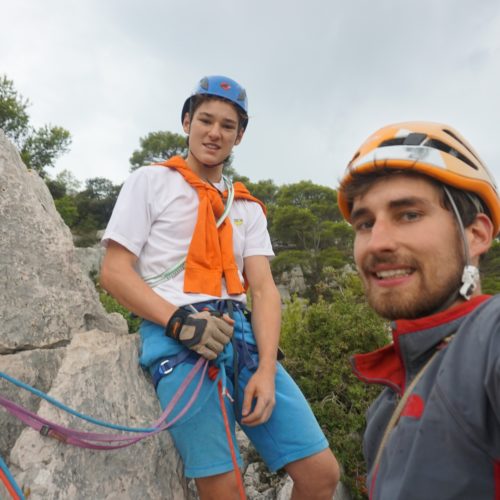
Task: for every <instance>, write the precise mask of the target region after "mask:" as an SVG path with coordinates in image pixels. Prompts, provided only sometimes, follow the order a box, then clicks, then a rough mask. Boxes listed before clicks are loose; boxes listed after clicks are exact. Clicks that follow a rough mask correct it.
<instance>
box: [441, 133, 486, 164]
mask: <svg viewBox="0 0 500 500" xmlns="http://www.w3.org/2000/svg"><path fill="white" fill-rule="evenodd" d="M443 132H445V133H446V134H448V135H449V136H450V137H453V139H455V140H456V141H457V142H459V143H460V144H461V145H462V146H463V147H464V148H465V149H466V150H467V151H468V152H469V153H470V154H471V155H472V156H473V157H474V158H475V159H476V160H477V161H478V162H481V160H480V159H479V158H478V157H477V156H476V154H475V153H474V151H472V150H471V149H470V148H469V146H467V144H464V142H463V141H462V140H461V139H460V137H457V136H456V135H455V134H454V133H453V132H452V131H451V130H448V129H445V128H444V129H443Z"/></svg>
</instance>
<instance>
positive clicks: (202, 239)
mask: <svg viewBox="0 0 500 500" xmlns="http://www.w3.org/2000/svg"><path fill="white" fill-rule="evenodd" d="M158 165H160V166H163V167H168V168H172V169H174V170H177V172H179V173H180V174H181V175H182V176H183V177H184V179H185V181H186V182H187V183H188V184H190V185H191V186H192V187H193V189H196V192H197V193H198V197H199V200H200V204H199V207H198V219H197V221H196V226H195V228H194V233H193V237H192V239H191V243H190V245H189V250H188V254H187V257H186V265H185V271H184V292H186V293H204V294H207V295H213V296H215V297H220V296H221V295H222V278H223V277H224V279H225V280H226V288H227V292H228V293H229V294H230V295H238V294H240V293H243V292H244V291H245V288H244V287H243V285H242V284H241V280H240V278H239V275H238V266H237V265H236V261H235V259H234V252H233V227H232V225H231V221H230V220H229V217H226V218H225V219H224V222H223V223H222V224H221V225H220V226H219V227H218V228H217V225H216V223H217V220H218V219H219V218H220V216H221V215H222V213H223V212H224V208H225V207H224V203H223V200H224V201H225V200H227V196H228V192H227V190H226V191H224V193H222V196H221V193H220V191H218V190H217V189H216V188H215V187H214V186H212V185H211V184H209V183H208V182H205V181H203V180H202V179H201V178H200V177H198V176H197V175H196V174H195V173H194V172H193V171H192V170H191V169H190V168H189V167H188V165H187V163H186V161H185V160H184V159H183V158H181V157H180V156H174V157H172V158H170V159H169V160H167V161H166V162H163V163H158ZM233 187H234V199H235V200H248V201H253V202H255V203H258V204H259V205H260V206H261V207H262V210H263V211H264V214H266V207H265V205H264V204H263V203H262V202H261V201H260V200H258V199H257V198H255V197H254V196H252V195H251V194H250V192H249V191H248V189H247V188H246V187H245V186H244V184H242V183H241V182H235V183H234V185H233Z"/></svg>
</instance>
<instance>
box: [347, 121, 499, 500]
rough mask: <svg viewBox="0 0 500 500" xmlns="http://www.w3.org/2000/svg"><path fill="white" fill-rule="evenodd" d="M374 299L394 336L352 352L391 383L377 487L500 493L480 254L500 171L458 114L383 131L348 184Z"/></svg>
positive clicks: (430, 494) (367, 448) (375, 491)
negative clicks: (452, 121)
mask: <svg viewBox="0 0 500 500" xmlns="http://www.w3.org/2000/svg"><path fill="white" fill-rule="evenodd" d="M338 202H339V207H340V210H341V212H342V214H343V216H344V217H345V219H346V220H347V221H348V222H350V224H351V225H352V226H353V228H354V232H355V241H354V258H355V262H356V265H357V268H358V272H359V274H360V277H361V279H362V282H363V285H364V288H365V294H366V297H367V299H368V302H369V304H370V305H371V307H372V308H373V309H374V310H375V311H376V312H377V313H378V314H379V315H380V316H382V317H384V318H387V319H389V320H391V322H392V324H391V328H392V336H393V342H392V343H390V344H389V345H387V346H386V347H384V348H382V349H379V350H377V351H375V352H372V353H368V354H359V355H355V356H354V357H353V358H352V365H353V370H354V373H355V374H356V375H357V376H358V378H360V379H361V380H362V381H364V382H367V383H376V384H380V385H381V386H383V387H385V388H384V389H383V391H382V393H381V394H380V395H379V397H378V398H377V399H376V400H375V402H374V403H373V404H372V405H371V407H370V409H369V410H368V413H367V427H366V431H365V435H364V442H363V451H364V455H365V459H366V462H367V468H368V476H367V488H368V491H369V495H370V499H374V500H375V499H376V500H379V499H383V500H385V499H390V500H412V499H414V500H423V499H439V500H445V499H464V500H466V499H475V500H477V499H491V498H500V496H499V495H500V493H499V492H500V296H493V297H492V296H488V295H484V294H482V293H481V284H480V278H479V271H478V266H479V261H480V259H481V256H482V255H484V254H485V253H486V252H487V251H488V250H489V248H490V246H491V244H492V240H493V238H494V237H495V236H496V235H497V234H498V231H499V227H500V200H499V195H498V190H497V187H496V184H495V181H494V179H493V177H492V175H491V173H490V172H489V171H488V169H487V168H486V166H485V164H484V163H483V162H482V161H481V159H480V158H479V156H478V154H477V153H476V152H475V151H474V149H473V148H472V147H471V146H470V145H469V144H468V142H467V141H466V140H465V139H464V138H463V137H462V136H461V135H460V134H459V133H458V132H457V131H456V130H454V129H453V128H451V127H448V126H446V125H442V124H436V123H428V122H407V123H398V124H394V125H389V126H386V127H383V128H382V129H380V130H378V131H377V132H375V133H374V134H373V135H372V136H370V137H369V138H368V139H367V141H365V143H364V144H363V145H362V146H361V147H360V148H359V150H358V151H357V152H356V153H355V155H354V157H353V159H352V160H351V162H350V163H349V165H348V167H347V169H346V172H345V175H344V177H343V179H342V180H341V183H340V187H339V190H338Z"/></svg>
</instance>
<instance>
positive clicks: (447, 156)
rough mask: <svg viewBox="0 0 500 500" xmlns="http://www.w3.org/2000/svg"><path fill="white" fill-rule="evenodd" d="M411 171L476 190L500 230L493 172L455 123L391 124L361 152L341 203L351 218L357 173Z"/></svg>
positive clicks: (345, 179)
mask: <svg viewBox="0 0 500 500" xmlns="http://www.w3.org/2000/svg"><path fill="white" fill-rule="evenodd" d="M382 168H394V169H398V170H405V169H408V170H410V171H413V172H418V173H421V174H423V175H427V176H429V177H433V178H434V179H436V180H438V181H440V182H442V183H443V184H447V185H450V186H453V187H454V188H457V189H460V190H464V191H469V192H471V193H474V194H475V195H476V196H478V198H479V199H480V200H481V201H482V202H483V204H484V205H485V206H486V207H487V208H488V210H489V212H490V215H491V218H492V222H493V226H494V230H495V235H496V234H497V233H498V231H499V229H500V198H499V194H498V188H497V186H496V183H495V180H494V179H493V176H492V174H491V173H490V171H489V170H488V168H487V167H486V165H485V164H484V163H483V161H482V160H481V159H480V158H479V156H478V155H477V153H476V152H475V151H474V149H473V148H472V147H471V146H470V144H469V143H468V142H467V141H466V140H465V139H464V138H463V137H462V136H461V135H460V134H459V133H458V132H457V131H456V130H454V129H453V128H452V127H449V126H447V125H443V124H439V123H432V122H403V123H396V124H393V125H387V126H386V127H383V128H381V129H380V130H378V131H377V132H375V133H374V134H373V135H371V136H370V137H369V138H368V139H367V140H366V141H365V142H364V143H363V144H362V145H361V147H360V148H359V149H358V150H357V151H356V153H355V155H354V157H353V158H352V160H351V161H350V162H349V165H348V166H347V168H346V171H345V174H344V177H343V178H342V180H341V182H340V187H339V189H338V205H339V208H340V211H341V212H342V215H343V216H344V217H345V219H347V220H349V217H350V212H351V208H352V207H351V206H350V203H349V200H347V198H346V196H345V193H344V189H345V187H346V186H348V185H349V183H350V182H351V181H352V179H353V174H354V175H355V174H356V173H360V174H361V173H368V172H374V171H376V170H377V169H382Z"/></svg>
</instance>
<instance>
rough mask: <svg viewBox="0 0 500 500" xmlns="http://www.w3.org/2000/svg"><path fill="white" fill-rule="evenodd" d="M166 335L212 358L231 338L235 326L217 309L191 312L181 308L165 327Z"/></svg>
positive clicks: (207, 357)
mask: <svg viewBox="0 0 500 500" xmlns="http://www.w3.org/2000/svg"><path fill="white" fill-rule="evenodd" d="M165 335H166V336H167V337H171V338H173V339H175V340H178V341H179V342H180V343H181V344H183V345H185V346H186V347H188V348H189V349H191V350H193V351H195V352H197V353H198V354H199V355H200V356H203V357H204V358H206V359H209V360H210V359H215V358H216V357H217V356H218V355H219V354H220V353H221V352H222V350H223V349H224V346H225V345H226V344H227V343H228V342H229V341H230V340H231V337H232V336H233V326H232V325H230V324H229V323H228V322H227V321H225V320H224V319H223V318H222V315H221V313H219V312H217V311H201V312H197V313H189V312H188V311H186V310H185V309H182V308H179V309H177V311H175V312H174V314H173V316H172V317H171V318H170V321H169V322H168V324H167V326H166V327H165Z"/></svg>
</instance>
